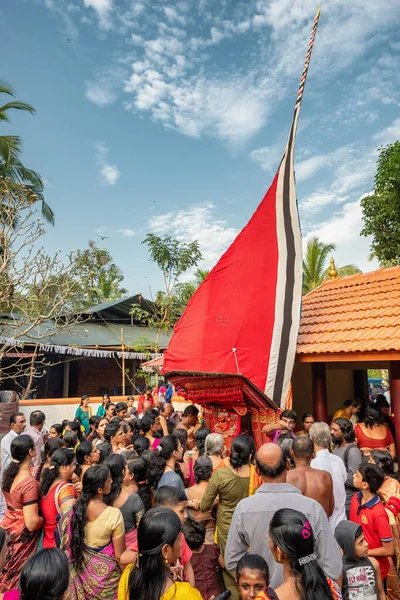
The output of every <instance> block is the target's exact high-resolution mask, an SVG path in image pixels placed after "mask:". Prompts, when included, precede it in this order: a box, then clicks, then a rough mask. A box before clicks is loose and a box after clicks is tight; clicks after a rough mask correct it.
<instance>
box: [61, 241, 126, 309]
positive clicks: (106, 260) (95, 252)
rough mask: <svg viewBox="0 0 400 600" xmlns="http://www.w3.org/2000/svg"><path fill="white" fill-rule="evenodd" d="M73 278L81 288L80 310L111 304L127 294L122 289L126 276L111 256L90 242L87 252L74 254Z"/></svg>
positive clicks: (80, 251)
mask: <svg viewBox="0 0 400 600" xmlns="http://www.w3.org/2000/svg"><path fill="white" fill-rule="evenodd" d="M73 259H74V270H73V276H74V279H75V281H76V284H77V286H78V288H79V294H78V295H79V301H78V304H79V308H88V307H90V306H93V305H94V304H101V303H102V302H110V301H111V300H116V299H118V298H121V297H122V296H124V295H125V294H127V290H126V289H125V288H123V287H121V283H122V281H123V279H124V276H123V274H122V272H121V270H120V269H119V268H118V267H117V265H116V264H115V263H114V262H113V260H112V257H111V254H110V253H109V252H108V250H105V249H104V248H98V247H97V246H96V243H95V242H94V241H92V240H90V241H89V247H88V248H86V249H85V250H76V251H75V252H74V253H73Z"/></svg>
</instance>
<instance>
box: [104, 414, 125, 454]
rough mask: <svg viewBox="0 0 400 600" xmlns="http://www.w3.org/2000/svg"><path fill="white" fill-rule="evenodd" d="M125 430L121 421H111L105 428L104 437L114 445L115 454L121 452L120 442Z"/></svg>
mask: <svg viewBox="0 0 400 600" xmlns="http://www.w3.org/2000/svg"><path fill="white" fill-rule="evenodd" d="M123 435H124V430H123V429H122V427H121V423H120V422H119V423H117V422H115V421H114V422H113V423H109V424H108V425H107V427H106V428H105V430H104V438H105V440H106V442H109V443H110V444H111V447H112V451H113V453H114V454H119V453H120V452H121V450H120V447H119V446H120V444H121V443H122V441H123Z"/></svg>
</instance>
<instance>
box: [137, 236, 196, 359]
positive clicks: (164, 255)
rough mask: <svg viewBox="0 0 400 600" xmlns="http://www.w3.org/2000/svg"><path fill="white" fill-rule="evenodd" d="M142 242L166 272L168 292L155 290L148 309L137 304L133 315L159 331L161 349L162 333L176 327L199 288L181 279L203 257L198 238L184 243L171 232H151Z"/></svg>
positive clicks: (163, 272) (152, 257)
mask: <svg viewBox="0 0 400 600" xmlns="http://www.w3.org/2000/svg"><path fill="white" fill-rule="evenodd" d="M143 243H146V244H147V245H148V247H149V252H150V257H151V260H152V262H155V263H156V264H157V265H158V267H159V268H160V270H161V272H162V274H163V277H164V284H165V291H158V292H157V293H156V296H155V298H154V300H153V302H152V304H151V306H149V311H146V310H144V309H143V308H142V306H141V305H140V304H134V305H133V306H132V309H131V315H132V316H133V318H134V319H135V320H136V321H137V322H139V323H142V324H143V325H146V326H147V327H153V328H155V329H156V330H157V339H156V350H158V339H159V337H160V334H161V332H165V333H168V332H169V331H170V330H171V329H172V328H173V327H174V325H175V323H176V322H177V321H178V319H179V318H180V317H181V315H182V313H183V311H184V309H185V307H186V305H187V303H188V302H189V300H190V298H191V296H192V295H193V294H194V292H195V291H196V286H195V285H194V284H193V283H190V282H178V279H179V277H180V276H181V275H183V273H185V272H186V271H187V270H188V269H190V268H192V267H195V266H196V265H197V264H198V262H199V261H200V260H201V258H202V256H201V252H200V248H199V243H198V242H197V241H194V242H190V243H185V242H179V241H178V240H176V239H174V238H172V237H170V236H169V235H167V236H165V237H164V238H160V237H158V236H156V235H154V234H152V233H148V234H147V235H146V238H145V240H144V242H143ZM198 272H199V270H198Z"/></svg>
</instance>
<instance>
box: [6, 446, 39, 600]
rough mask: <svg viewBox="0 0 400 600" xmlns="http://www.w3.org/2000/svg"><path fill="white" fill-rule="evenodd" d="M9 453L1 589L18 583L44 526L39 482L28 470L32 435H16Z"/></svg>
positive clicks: (34, 451)
mask: <svg viewBox="0 0 400 600" xmlns="http://www.w3.org/2000/svg"><path fill="white" fill-rule="evenodd" d="M11 456H12V461H11V463H10V465H9V466H8V467H7V469H6V471H5V473H4V475H3V484H2V490H3V494H4V498H5V500H6V503H7V509H6V514H5V516H4V519H3V520H2V521H1V523H0V526H1V527H3V528H4V529H5V530H6V533H7V538H8V550H7V559H6V566H5V567H4V569H3V572H2V574H1V576H0V589H1V591H3V592H4V591H8V590H12V589H14V588H16V587H17V584H18V579H19V576H20V573H21V569H22V567H23V566H24V564H25V563H26V561H27V560H28V558H29V557H30V556H31V555H32V554H33V553H34V552H35V551H36V549H37V546H38V541H39V531H40V529H41V528H42V526H43V519H42V517H40V516H39V483H38V482H37V481H36V480H35V479H34V478H33V477H32V475H31V473H30V468H31V460H32V458H33V457H34V456H36V450H35V445H34V443H33V440H32V438H31V437H30V436H29V435H19V436H18V437H16V438H15V439H14V440H13V441H12V442H11Z"/></svg>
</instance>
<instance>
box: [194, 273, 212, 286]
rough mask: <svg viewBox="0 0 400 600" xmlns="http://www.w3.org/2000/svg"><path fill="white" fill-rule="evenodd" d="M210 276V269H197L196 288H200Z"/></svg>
mask: <svg viewBox="0 0 400 600" xmlns="http://www.w3.org/2000/svg"><path fill="white" fill-rule="evenodd" d="M209 274H210V269H196V272H195V274H194V280H195V283H196V286H197V287H198V286H199V285H201V284H202V283H203V281H204V280H205V279H206V278H207V277H208V275H209Z"/></svg>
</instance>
